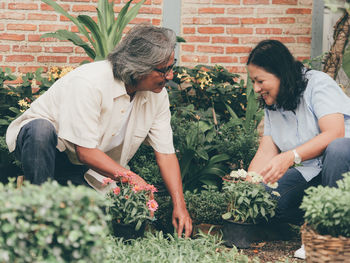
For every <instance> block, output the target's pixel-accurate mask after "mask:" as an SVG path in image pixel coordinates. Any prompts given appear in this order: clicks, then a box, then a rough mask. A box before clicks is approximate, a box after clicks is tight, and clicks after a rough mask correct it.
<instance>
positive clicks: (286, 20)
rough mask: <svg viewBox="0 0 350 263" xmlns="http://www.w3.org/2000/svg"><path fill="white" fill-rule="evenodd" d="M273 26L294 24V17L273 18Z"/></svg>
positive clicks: (271, 20)
mask: <svg viewBox="0 0 350 263" xmlns="http://www.w3.org/2000/svg"><path fill="white" fill-rule="evenodd" d="M270 23H271V24H294V23H295V18H294V17H273V18H271V19H270Z"/></svg>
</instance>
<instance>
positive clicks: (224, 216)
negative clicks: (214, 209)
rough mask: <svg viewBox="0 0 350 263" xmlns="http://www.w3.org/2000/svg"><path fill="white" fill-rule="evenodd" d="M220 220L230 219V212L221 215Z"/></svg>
mask: <svg viewBox="0 0 350 263" xmlns="http://www.w3.org/2000/svg"><path fill="white" fill-rule="evenodd" d="M222 218H223V219H224V220H229V219H230V218H231V213H230V212H227V213H225V214H223V215H222Z"/></svg>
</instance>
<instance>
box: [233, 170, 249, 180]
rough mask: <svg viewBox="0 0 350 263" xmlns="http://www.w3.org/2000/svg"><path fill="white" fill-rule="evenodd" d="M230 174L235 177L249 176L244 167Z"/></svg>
mask: <svg viewBox="0 0 350 263" xmlns="http://www.w3.org/2000/svg"><path fill="white" fill-rule="evenodd" d="M230 176H231V177H233V178H246V177H247V172H246V171H245V170H243V169H239V170H237V171H232V172H231V173H230Z"/></svg>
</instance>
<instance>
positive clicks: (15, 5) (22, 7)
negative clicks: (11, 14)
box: [8, 3, 39, 10]
mask: <svg viewBox="0 0 350 263" xmlns="http://www.w3.org/2000/svg"><path fill="white" fill-rule="evenodd" d="M38 7H39V6H38V5H37V4H29V3H28V4H25V3H9V4H8V9H17V10H37V9H38Z"/></svg>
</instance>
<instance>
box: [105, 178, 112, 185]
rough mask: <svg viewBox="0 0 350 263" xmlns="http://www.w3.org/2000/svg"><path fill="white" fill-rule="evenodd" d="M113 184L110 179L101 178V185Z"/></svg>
mask: <svg viewBox="0 0 350 263" xmlns="http://www.w3.org/2000/svg"><path fill="white" fill-rule="evenodd" d="M113 182H114V181H113V180H112V179H111V178H109V177H107V178H103V181H102V185H107V184H111V183H113Z"/></svg>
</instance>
